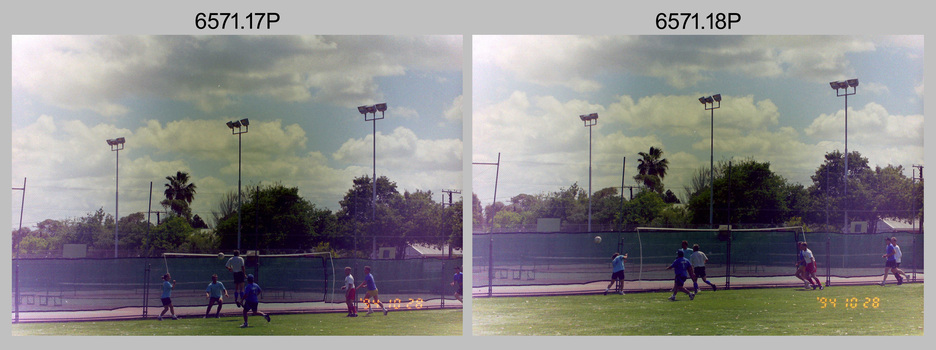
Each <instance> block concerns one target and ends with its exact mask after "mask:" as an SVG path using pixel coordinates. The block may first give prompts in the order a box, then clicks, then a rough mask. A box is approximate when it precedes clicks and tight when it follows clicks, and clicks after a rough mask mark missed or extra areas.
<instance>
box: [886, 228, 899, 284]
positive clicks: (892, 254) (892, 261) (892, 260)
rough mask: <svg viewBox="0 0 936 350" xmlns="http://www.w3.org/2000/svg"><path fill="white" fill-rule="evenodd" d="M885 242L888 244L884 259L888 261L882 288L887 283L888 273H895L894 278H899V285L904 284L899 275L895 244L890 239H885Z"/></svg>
mask: <svg viewBox="0 0 936 350" xmlns="http://www.w3.org/2000/svg"><path fill="white" fill-rule="evenodd" d="M884 242H887V247H886V248H885V250H884V256H882V258H885V259H887V260H886V261H885V263H884V279H882V280H881V286H884V284H886V282H887V273H888V272H890V273H893V274H894V277H896V278H897V285H898V286H899V285H901V284H903V278H901V277H900V274H898V273H897V270H899V269H898V268H897V256H896V254H897V251H896V249H895V248H894V244H893V243H892V242H891V239H890V238H885V239H884Z"/></svg>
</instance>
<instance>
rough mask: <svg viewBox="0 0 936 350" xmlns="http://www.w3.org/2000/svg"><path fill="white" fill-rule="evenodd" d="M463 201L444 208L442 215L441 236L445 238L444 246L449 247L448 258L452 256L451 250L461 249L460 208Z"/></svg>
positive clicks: (461, 226)
mask: <svg viewBox="0 0 936 350" xmlns="http://www.w3.org/2000/svg"><path fill="white" fill-rule="evenodd" d="M463 203H464V201H463V200H459V201H457V202H454V203H452V204H451V205H448V206H446V207H445V209H444V210H443V213H442V218H443V222H442V234H443V235H444V236H445V237H446V238H447V239H446V244H448V246H449V257H451V256H452V253H453V252H452V251H453V249H462V248H463V243H462V237H463V235H464V233H463V232H462V228H463V227H464V226H463V225H462V220H463V219H462V217H463V215H462V207H463Z"/></svg>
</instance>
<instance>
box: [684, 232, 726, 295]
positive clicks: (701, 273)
mask: <svg viewBox="0 0 936 350" xmlns="http://www.w3.org/2000/svg"><path fill="white" fill-rule="evenodd" d="M684 254H685V253H684ZM707 262H708V257H707V256H705V253H703V252H702V251H701V250H699V245H698V244H693V245H692V255H690V256H689V264H691V265H692V271H693V272H695V274H693V276H692V287H693V288H694V289H695V292H696V293H698V292H699V279H700V278H701V279H702V282H705V283H707V284H708V285H710V286H712V291H713V292H714V291H716V290H718V287H716V286H715V284H714V283H712V282H709V280H708V279H706V278H705V263H707Z"/></svg>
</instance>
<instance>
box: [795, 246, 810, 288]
mask: <svg viewBox="0 0 936 350" xmlns="http://www.w3.org/2000/svg"><path fill="white" fill-rule="evenodd" d="M794 266H796V273H794V274H793V275H794V276H796V278H799V279H800V280H801V281H803V289H809V287H810V281H808V280H807V279H806V257H805V256H804V255H803V242H802V241H798V242H796V263H794Z"/></svg>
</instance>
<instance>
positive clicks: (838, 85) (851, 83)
mask: <svg viewBox="0 0 936 350" xmlns="http://www.w3.org/2000/svg"><path fill="white" fill-rule="evenodd" d="M829 85H831V86H832V89H835V96H836V97H843V96H844V97H845V174H844V175H843V176H842V179H843V181H844V183H845V187H844V191H843V193H844V198H845V200H844V201H843V204H844V207H843V209H844V212H845V219H844V221H845V225H844V228H843V229H842V232H844V233H848V231H850V228H849V227H848V204H847V203H848V96H849V95H854V94H855V93H857V92H858V79H849V80H846V81H833V82H830V83H829ZM849 87H851V88H852V92H850V93H849V92H848V88H849ZM841 91H844V92H841Z"/></svg>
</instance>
